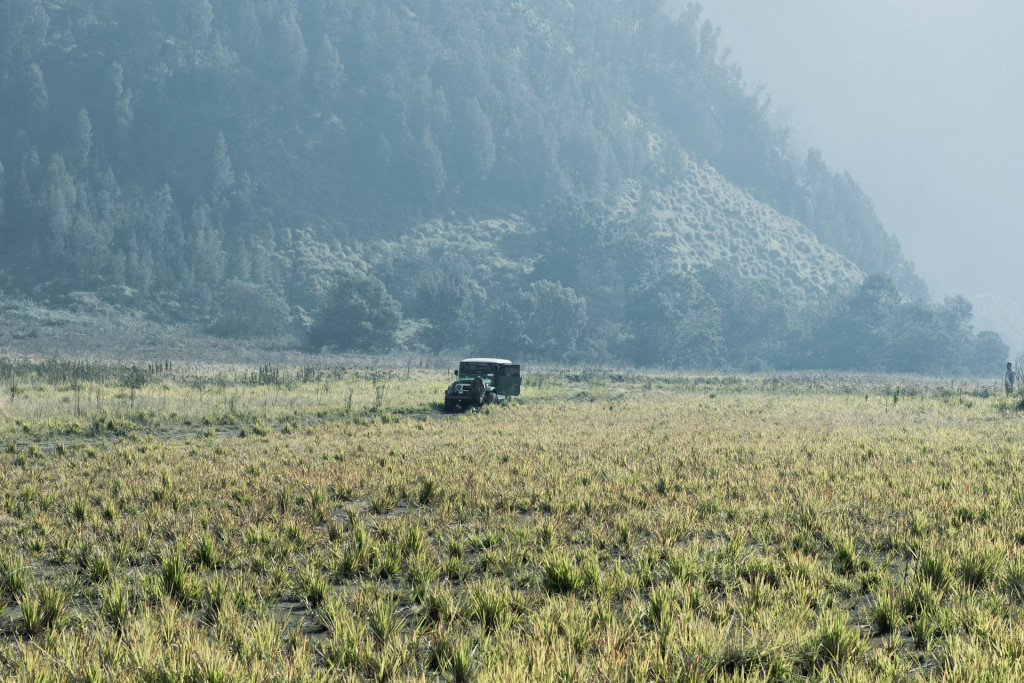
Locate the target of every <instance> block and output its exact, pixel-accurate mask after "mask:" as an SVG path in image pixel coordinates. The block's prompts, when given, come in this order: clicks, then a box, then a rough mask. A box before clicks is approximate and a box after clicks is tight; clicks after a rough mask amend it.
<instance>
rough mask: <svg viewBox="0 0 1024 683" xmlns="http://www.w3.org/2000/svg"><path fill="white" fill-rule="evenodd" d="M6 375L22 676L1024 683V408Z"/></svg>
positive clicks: (636, 388)
mask: <svg viewBox="0 0 1024 683" xmlns="http://www.w3.org/2000/svg"><path fill="white" fill-rule="evenodd" d="M527 376H528V385H527V386H526V387H524V395H523V396H522V397H521V399H519V400H517V401H516V402H514V403H512V404H511V405H508V406H491V407H487V408H485V409H483V410H481V411H480V412H470V413H462V414H456V415H454V416H447V415H441V414H439V409H440V401H439V399H440V397H441V391H442V390H443V387H444V385H445V384H446V383H447V381H448V376H447V371H445V370H442V369H421V368H417V367H413V366H412V365H408V366H404V367H395V368H390V369H375V368H365V367H364V368H343V367H341V366H330V367H312V366H309V367H284V368H278V367H273V366H264V367H262V368H261V367H251V368H241V367H206V368H203V367H197V368H176V367H171V366H170V365H169V364H153V365H149V366H146V367H141V368H135V369H134V370H133V369H132V368H130V367H121V366H116V365H105V364H96V363H74V362H70V361H68V362H62V361H45V362H30V361H22V360H10V359H6V360H3V359H0V677H2V678H4V679H21V680H35V681H43V680H53V681H64V680H71V681H100V680H115V681H116V680H148V681H243V680H268V679H270V680H291V681H303V680H343V681H344V680H455V681H463V680H494V681H499V680H500V681H510V680H511V681H515V680H579V681H605V680H608V681H648V680H656V681H661V680H669V681H675V680H714V679H725V678H736V679H739V680H805V679H812V680H818V679H827V678H841V679H842V680H858V679H863V680H878V679H882V680H885V679H889V680H907V679H911V680H913V679H921V680H927V679H948V680H963V679H972V680H1007V679H1013V678H1018V677H1021V676H1022V675H1024V668H1022V665H1021V662H1022V657H1024V628H1022V627H1021V626H1020V624H1021V623H1022V619H1024V554H1022V550H1024V475H1022V474H1021V467H1020V464H1021V459H1022V453H1024V447H1022V438H1024V429H1022V427H1021V424H1022V423H1021V419H1022V418H1021V417H1020V414H1019V413H1018V411H1017V401H1016V399H1013V400H1011V399H1007V398H1005V397H1002V396H1000V395H998V394H996V393H992V392H991V391H990V390H986V389H984V388H983V387H972V388H969V389H963V388H960V389H957V388H951V387H950V386H949V385H948V384H947V385H943V384H940V383H925V382H919V383H915V382H913V381H910V382H908V381H907V380H906V379H904V380H903V383H902V384H899V385H897V384H896V381H895V380H894V379H893V380H887V379H886V378H875V379H871V378H863V377H861V378H856V377H824V376H817V377H812V376H801V377H766V376H757V377H696V376H683V375H639V374H626V373H622V374H617V373H613V372H607V373H606V372H589V373H576V374H574V373H571V372H568V373H566V372H555V371H545V372H543V373H540V372H533V373H530V372H529V369H527Z"/></svg>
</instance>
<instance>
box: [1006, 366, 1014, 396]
mask: <svg viewBox="0 0 1024 683" xmlns="http://www.w3.org/2000/svg"><path fill="white" fill-rule="evenodd" d="M1003 388H1004V389H1006V395H1007V396H1009V395H1010V394H1012V393H1013V391H1014V389H1016V388H1017V373H1016V372H1014V371H1013V363H1007V364H1006V375H1005V376H1004V377H1003Z"/></svg>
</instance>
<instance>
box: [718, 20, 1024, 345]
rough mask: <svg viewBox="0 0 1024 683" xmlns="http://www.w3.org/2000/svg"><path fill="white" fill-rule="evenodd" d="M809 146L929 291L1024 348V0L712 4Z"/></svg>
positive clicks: (731, 40) (742, 62) (736, 57)
mask: <svg viewBox="0 0 1024 683" xmlns="http://www.w3.org/2000/svg"><path fill="white" fill-rule="evenodd" d="M701 4H702V6H703V8H704V16H705V17H706V18H708V19H710V20H711V21H712V22H713V23H714V24H716V25H718V26H720V27H721V29H722V34H721V38H720V41H719V43H720V45H722V46H725V47H729V48H730V49H731V51H732V60H733V61H734V62H735V63H736V64H738V65H739V66H740V68H741V69H742V70H743V73H744V76H745V79H746V81H747V82H748V84H750V85H751V86H755V85H759V84H760V85H763V86H764V87H765V90H766V91H767V92H768V93H770V94H771V95H772V101H773V103H774V106H775V109H776V110H777V112H778V114H779V116H780V117H782V120H785V121H786V122H788V123H789V124H790V125H791V127H792V128H793V131H794V140H795V141H796V142H797V143H798V144H799V145H800V146H801V147H803V148H806V147H807V146H814V147H818V148H820V149H821V150H822V152H823V154H824V157H825V159H826V161H827V162H828V164H829V166H831V167H832V169H833V170H836V171H849V172H850V174H851V175H852V176H853V177H854V179H855V180H856V181H857V182H858V184H860V186H861V187H862V188H863V189H864V191H865V192H866V193H867V194H868V196H870V197H871V198H872V199H873V201H874V203H875V209H876V212H877V214H878V216H879V218H880V219H881V220H882V222H883V223H884V225H885V227H886V229H887V230H888V231H889V232H890V233H892V234H894V235H895V236H896V237H897V238H898V239H899V241H900V243H901V245H902V247H903V252H904V254H906V255H907V256H908V257H909V258H910V259H911V260H912V261H913V262H914V263H915V265H916V266H917V271H918V273H920V274H921V275H922V276H923V277H924V278H925V280H926V281H927V283H928V286H929V289H930V290H931V293H932V296H933V297H935V298H936V299H941V298H942V297H943V296H945V295H947V294H955V293H962V294H965V295H966V296H967V297H968V298H969V299H971V301H972V302H973V303H974V304H975V326H976V328H977V329H996V330H997V331H999V332H1001V333H1002V334H1003V336H1004V340H1005V341H1007V343H1008V344H1010V346H1011V352H1012V353H1013V354H1014V355H1015V354H1016V353H1017V351H1019V350H1020V349H1021V347H1022V342H1024V282H1022V280H1024V278H1022V273H1021V270H1022V269H1024V243H1022V238H1024V230H1022V227H1024V187H1022V185H1024V116H1022V112H1024V107H1022V105H1024V39H1022V36H1024V3H1022V2H1020V0H959V1H957V2H952V1H950V0H856V1H854V0H843V1H839V0H835V1H831V0H705V2H702V3H701Z"/></svg>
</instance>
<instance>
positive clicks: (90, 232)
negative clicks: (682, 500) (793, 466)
mask: <svg viewBox="0 0 1024 683" xmlns="http://www.w3.org/2000/svg"><path fill="white" fill-rule="evenodd" d="M769 7H770V8H771V11H770V12H769V11H768V8H769ZM922 7H923V6H922ZM726 9H728V8H727V7H726ZM754 9H755V13H751V8H743V13H740V11H739V6H738V5H735V6H733V15H735V16H737V17H739V18H740V19H742V20H743V21H747V22H749V21H752V20H753V21H755V22H756V23H755V24H749V23H748V24H747V26H757V27H758V30H759V31H760V32H761V34H762V35H758V36H756V38H757V40H755V39H753V38H751V39H742V38H741V37H740V36H738V35H737V36H734V35H732V34H725V33H722V32H720V31H719V30H718V29H717V28H716V26H715V24H716V23H722V24H723V25H728V23H727V20H728V16H718V15H715V14H713V13H711V10H708V11H707V12H706V13H705V12H702V10H701V8H700V7H699V6H698V5H695V4H686V5H683V6H679V5H677V6H674V7H669V8H668V11H669V14H666V6H665V3H664V2H659V1H657V0H654V1H653V2H639V3H627V2H622V1H621V0H591V1H590V2H588V3H572V2H568V1H567V0H531V1H530V2H526V3H514V4H509V3H506V2H502V1H501V0H487V1H483V0H482V1H480V2H474V3H463V2H458V1H457V0H429V1H428V0H380V1H379V2H376V3H337V2H334V1H333V0H303V1H302V2H299V1H298V0H166V1H165V0H160V1H158V0H103V1H102V2H88V1H86V0H69V1H68V2H65V3H47V2H45V1H44V0H20V1H19V2H6V3H4V2H0V245H2V248H0V344H4V345H6V344H9V343H13V342H15V341H17V342H19V344H21V347H22V348H26V347H30V346H31V344H32V340H34V339H39V338H41V337H46V336H47V335H52V336H56V335H59V334H60V333H61V332H62V331H63V332H65V333H67V332H68V331H69V330H68V329H67V328H69V327H76V326H77V327H79V328H80V329H81V330H83V332H82V334H89V333H93V332H94V331H95V330H96V329H98V328H99V329H102V328H104V326H106V325H108V324H110V323H111V321H116V320H118V319H120V318H125V317H127V318H131V319H144V320H146V321H151V322H153V323H155V324H159V325H167V326H187V327H189V328H191V329H193V330H197V331H201V332H202V333H203V334H207V335H213V336H216V337H220V338H223V339H235V340H243V339H263V340H266V343H267V344H269V345H271V346H272V347H274V348H288V349H300V348H301V349H305V350H307V351H312V352H316V351H318V350H321V349H325V348H327V349H334V350H337V351H343V352H345V351H357V352H362V353H390V352H395V351H398V352H405V353H425V354H450V355H453V356H454V355H460V356H464V355H499V356H506V357H509V358H515V359H517V360H520V361H523V362H531V361H547V362H568V363H590V364H593V363H603V364H620V363H624V364H628V365H632V366H655V367H670V368H691V369H738V370H755V371H756V370H768V369H780V370H782V369H794V370H799V369H842V370H861V371H885V372H919V373H930V374H944V375H950V374H952V375H964V374H974V375H979V376H990V375H991V373H993V372H998V369H999V368H1000V367H1001V366H1002V364H1003V363H1004V362H1005V361H1006V360H1007V357H1008V356H1009V355H1010V352H1011V349H1010V348H1008V347H1007V346H1006V344H1005V343H1004V341H1003V340H1002V339H1001V338H1000V336H999V335H998V334H997V333H996V332H993V331H990V330H991V329H992V327H995V326H996V323H999V322H1001V321H995V322H993V321H992V320H986V319H984V318H983V317H982V316H980V315H976V312H975V304H974V303H973V302H972V300H971V299H969V298H967V297H964V296H960V295H949V294H947V293H946V291H945V288H948V291H949V292H950V293H952V292H953V291H954V287H955V286H956V285H957V284H958V282H957V281H956V279H955V275H954V274H957V273H962V272H966V271H967V269H966V268H965V267H963V266H962V265H961V264H951V265H942V262H938V261H935V260H934V259H933V258H932V257H931V256H930V255H929V254H928V253H927V252H922V251H921V247H920V244H927V243H928V242H927V240H925V239H923V238H920V239H917V240H916V241H915V235H918V236H920V235H930V236H932V237H934V238H935V242H936V243H938V244H942V245H943V246H942V247H941V248H939V247H933V249H934V250H935V251H937V252H938V251H941V252H942V253H946V252H947V250H949V249H950V246H952V248H953V251H955V252H956V253H958V254H961V255H962V254H969V252H968V251H967V249H966V247H964V248H959V247H958V245H957V244H956V243H955V242H953V241H952V237H950V236H949V235H945V234H941V235H940V228H941V226H939V225H938V223H936V221H938V220H939V219H942V220H945V221H952V222H954V223H955V222H956V219H957V217H958V214H957V211H956V210H955V207H953V206H951V205H950V202H952V201H953V198H955V197H961V196H962V197H966V199H964V200H963V203H964V205H966V206H969V207H970V208H965V209H964V215H963V216H961V218H962V220H963V221H967V222H970V223H971V224H972V225H975V224H978V223H984V224H986V226H988V225H991V224H993V223H994V222H995V218H994V217H989V215H988V214H986V213H985V212H984V211H982V208H983V206H984V207H986V210H988V211H990V212H992V211H994V209H992V207H995V206H1000V205H1001V201H1002V200H1003V198H1004V197H1005V196H1008V195H1009V194H1010V191H1009V188H1006V189H1004V190H1003V191H1002V192H999V190H998V188H997V189H996V190H992V191H991V192H990V194H989V195H987V196H988V197H990V199H982V200H979V199H978V198H977V195H978V194H979V193H980V192H982V191H983V190H985V189H989V188H991V187H993V186H994V185H995V183H993V182H991V181H990V179H989V180H987V179H986V178H985V177H984V176H982V175H981V172H975V171H973V170H971V168H970V165H971V164H970V163H968V162H967V161H965V160H964V159H969V158H978V159H981V161H979V162H978V164H979V165H984V166H985V170H987V171H988V172H989V173H990V174H996V173H998V171H997V170H995V167H996V164H995V163H994V162H989V163H988V164H987V165H986V164H985V160H986V159H989V158H990V157H986V156H985V152H984V150H986V149H988V148H989V145H988V144H987V142H986V140H984V139H981V138H978V137H977V135H980V134H981V133H982V132H983V131H988V130H994V129H998V127H997V126H988V127H986V126H983V125H981V124H980V123H978V122H977V121H976V120H974V119H964V120H954V121H947V122H946V124H943V123H936V120H937V118H936V117H940V116H941V115H949V116H952V114H951V113H950V112H964V111H974V110H973V109H971V107H968V106H966V105H965V104H964V103H963V102H962V101H961V100H962V99H965V98H963V97H962V93H963V92H964V89H963V88H961V87H960V86H959V85H958V80H957V79H958V78H967V79H968V80H969V79H970V74H972V73H973V71H974V67H973V66H972V65H973V64H974V62H973V61H971V60H973V59H975V58H976V55H973V54H969V55H960V54H959V53H958V52H956V51H955V50H952V49H949V50H943V49H942V48H943V44H944V43H943V41H942V39H941V36H942V35H944V34H943V33H942V32H937V31H930V32H928V35H929V37H930V42H929V43H928V45H929V49H928V50H925V49H924V48H919V49H913V45H915V43H914V42H913V41H912V40H910V39H909V38H907V39H902V42H899V45H902V46H904V47H905V48H906V50H907V51H906V52H903V53H901V55H902V56H901V57H900V58H899V60H898V61H900V62H901V63H902V61H903V60H909V61H910V62H912V63H923V64H928V65H931V64H933V63H934V62H935V59H936V58H937V57H936V56H941V57H942V58H943V62H942V64H943V65H945V67H944V69H940V70H939V73H940V74H945V80H942V81H941V83H942V85H943V87H941V88H940V87H938V86H936V85H935V81H934V80H933V81H931V83H932V85H931V89H930V90H929V89H927V88H925V90H924V91H923V92H924V94H926V95H928V96H927V97H925V96H924V95H920V94H919V95H918V98H917V100H914V101H913V102H911V103H908V102H906V101H904V99H901V97H905V96H906V95H908V94H912V93H914V92H915V90H914V87H916V84H917V83H918V82H919V81H918V80H915V81H913V83H912V84H911V85H906V84H904V83H903V82H902V79H901V78H900V74H901V73H902V72H900V71H898V70H897V69H895V68H893V67H892V65H891V63H890V62H891V61H892V60H893V59H895V57H892V56H889V57H886V56H885V54H884V53H883V52H882V51H880V50H878V49H875V47H874V43H879V44H885V41H883V40H882V39H881V38H878V39H874V38H872V39H871V40H867V39H864V40H859V41H855V42H854V43H853V44H848V43H844V42H843V41H842V40H841V39H840V38H841V37H844V36H848V35H857V34H856V32H853V33H851V31H852V29H851V26H853V25H854V22H853V19H851V18H847V17H846V16H845V15H834V14H827V13H822V11H821V10H820V9H819V10H816V11H817V14H816V13H815V12H814V11H809V10H808V12H807V13H806V14H807V16H806V17H805V16H803V14H801V15H800V16H799V17H793V16H792V12H794V11H796V10H798V9H801V8H800V6H799V5H776V4H775V3H772V4H771V5H764V6H762V7H761V8H760V9H757V8H754ZM803 9H807V8H803ZM673 10H674V12H673ZM836 11H837V12H838V11H840V10H836ZM842 11H843V12H847V13H849V12H850V10H842ZM958 11H959V10H958ZM756 12H765V14H764V15H763V16H761V15H759V14H757V13H756ZM787 12H789V14H787ZM723 14H724V10H723ZM854 14H855V13H854ZM816 16H817V17H818V20H817V22H816V23H814V22H812V19H814V17H816ZM851 16H853V15H851ZM856 17H860V15H859V14H856ZM797 19H800V21H797ZM863 20H864V22H865V23H866V24H871V23H873V24H878V25H879V26H882V27H883V28H878V27H876V28H873V29H872V28H871V27H870V26H865V29H864V30H865V31H868V33H869V35H875V34H880V35H882V36H883V37H884V36H890V34H896V35H903V34H905V33H907V31H906V29H905V28H901V27H900V21H897V20H895V19H893V18H892V16H891V11H888V10H886V9H885V8H881V7H879V8H878V11H876V12H875V13H874V14H873V15H871V16H870V17H865V18H864V19H863ZM907 21H909V22H910V23H913V21H912V17H911V19H905V20H904V22H903V23H906V22H907ZM946 22H947V23H948V26H956V25H958V22H957V16H956V15H955V14H951V15H949V16H948V17H947V18H946ZM961 23H962V22H961ZM733 25H734V26H735V25H736V24H733ZM946 25H947V24H943V26H946ZM737 30H738V29H737ZM794 33H795V34H797V35H798V36H800V37H806V36H810V38H806V39H807V40H809V41H810V42H809V43H801V42H800V40H798V39H797V38H795V37H794V36H793V34H794ZM833 34H835V35H833ZM979 40H980V38H977V37H976V38H975V42H971V41H968V42H967V43H966V45H974V44H975V43H976V42H978V41H979ZM815 41H817V42H815ZM889 42H892V40H891V38H890V41H889ZM982 44H985V43H982ZM733 45H736V46H739V47H732V46H733ZM757 45H763V46H765V50H764V53H765V55H767V56H762V55H761V54H757V53H755V54H751V55H749V56H748V55H745V54H743V53H742V52H741V51H740V49H741V48H742V47H743V46H751V49H753V46H757ZM781 45H786V46H787V49H789V48H792V47H793V46H802V48H801V49H802V52H801V53H799V54H795V55H794V54H792V53H789V54H787V53H783V52H782V51H781V50H780V48H779V46H781ZM824 55H834V59H835V65H832V66H831V67H830V66H829V65H830V62H829V59H828V58H826V57H825V56H824ZM906 55H912V57H913V58H912V59H911V57H908V56H906ZM928 55H934V56H928ZM769 57H771V59H769ZM772 59H774V60H776V63H778V64H779V69H780V71H781V72H783V73H784V74H785V76H786V78H787V79H788V80H784V79H782V78H781V77H780V78H779V80H778V81H776V79H775V77H773V76H772V75H771V74H770V73H768V72H764V74H762V73H761V72H758V71H757V70H756V69H757V68H759V67H763V68H767V67H768V66H769V64H771V63H772ZM865 62H866V66H860V65H861V64H862V63H865ZM796 64H799V65H800V67H801V68H807V66H808V65H818V66H819V68H820V67H821V66H822V65H823V66H824V67H825V69H824V71H823V72H816V73H809V74H802V73H800V72H799V71H798V70H797V69H796V66H795V65H796ZM965 65H966V66H965ZM840 67H841V68H840ZM869 67H871V68H869ZM922 68H923V67H922ZM963 72H966V73H967V74H968V76H962V73H963ZM929 73H931V72H929ZM985 73H986V76H989V77H991V75H992V72H991V70H990V71H987V72H985ZM848 74H852V75H848ZM883 76H884V77H885V78H886V79H891V78H893V77H894V76H895V77H896V78H897V80H896V81H891V80H886V81H885V82H886V83H888V86H887V87H886V88H881V87H880V86H879V85H878V82H879V79H880V78H882V77H883ZM855 77H856V78H855ZM904 77H905V78H909V77H910V76H909V75H907V74H904ZM915 78H917V76H916V75H915ZM858 79H859V80H858ZM762 82H763V83H764V85H765V87H764V88H761V89H759V88H757V87H756V85H757V84H758V83H762ZM787 82H794V83H798V84H800V87H801V88H805V89H809V91H810V92H812V93H813V94H814V95H815V97H817V99H814V100H812V101H809V102H807V103H805V102H803V101H801V100H798V97H797V95H798V93H799V92H807V90H799V91H798V90H793V91H792V93H793V94H791V92H790V91H788V90H786V88H785V83H787ZM855 82H856V83H860V84H861V85H862V88H866V89H867V91H868V93H869V95H870V97H869V96H868V95H865V94H859V93H858V91H857V90H856V89H855V88H854V87H853V85H851V84H852V83H855ZM972 82H973V81H972ZM869 86H870V87H869ZM978 87H983V86H978ZM774 93H777V94H775V95H774V99H771V98H770V97H769V95H770V94H774ZM918 100H920V101H918ZM791 102H792V104H790V103H791ZM821 102H838V105H837V106H838V109H839V111H837V112H830V111H821V109H820V108H816V107H815V106H813V105H815V104H820V103H821ZM970 103H971V104H972V106H974V105H976V106H979V107H980V106H981V105H980V104H977V103H976V102H975V100H971V101H970ZM954 105H955V106H954ZM807 122H810V123H807ZM926 122H929V123H926ZM897 124H898V125H897ZM826 125H827V126H832V128H828V129H827V130H835V131H838V132H837V133H836V135H835V139H833V138H830V137H828V136H824V135H820V133H819V131H820V130H826V129H824V128H821V129H819V128H817V126H826ZM944 125H946V127H945V128H944V127H943V126H944ZM929 126H931V127H929ZM885 131H888V132H885ZM883 132H885V133H884V134H883ZM869 133H870V134H873V135H874V136H875V137H871V135H869ZM910 133H914V134H915V135H921V134H922V133H923V135H924V137H923V138H922V137H911V135H910ZM914 140H922V142H921V143H920V145H918V146H913V145H912V143H913V142H914ZM925 143H927V144H925ZM976 148H977V149H976ZM844 150H845V151H844ZM979 150H981V151H979ZM858 154H859V156H858ZM886 155H888V156H886ZM868 161H870V162H871V163H872V164H873V165H871V166H865V164H867V163H868ZM900 164H902V166H901V165H900ZM940 169H942V170H945V171H946V172H947V173H953V171H951V170H950V169H960V174H961V175H962V176H963V177H962V178H961V177H956V178H955V179H954V180H951V181H949V182H948V183H947V184H941V185H940V184H939V182H938V181H937V180H934V178H933V174H935V173H938V172H939V170H940ZM1000 177H1006V174H1005V173H1004V174H1003V175H1002V176H1000ZM864 178H867V182H868V183H870V184H867V185H862V184H861V183H862V182H863V179H864ZM912 190H913V191H914V192H916V193H917V194H916V195H914V194H913V193H912ZM957 206H960V205H957ZM876 207H881V208H882V210H884V211H885V212H886V213H884V214H882V215H881V216H879V215H878V213H877V212H876ZM957 230H958V232H957V234H958V235H963V234H964V232H965V230H964V228H963V225H962V224H958V225H957ZM915 231H916V232H915ZM893 232H895V233H896V235H897V236H898V237H900V238H901V239H902V240H904V241H907V242H908V243H909V244H911V248H913V249H917V251H915V252H914V254H913V255H914V257H915V258H917V259H919V260H921V261H923V262H924V263H925V264H927V265H926V268H927V270H926V271H925V272H926V274H927V276H929V277H930V278H931V281H932V283H933V284H932V287H933V291H932V292H931V294H930V295H929V292H928V288H927V287H926V283H925V280H923V279H922V278H921V277H920V275H919V273H918V272H917V269H916V266H915V263H914V262H913V260H912V259H908V258H907V256H906V255H905V254H904V252H903V250H902V248H901V246H900V243H899V241H898V240H897V239H895V238H894V237H893ZM980 234H981V233H980V232H978V231H975V232H972V238H971V239H973V240H974V241H975V242H982V243H983V240H979V239H978V236H979V235H980ZM972 244H973V243H972ZM983 248H984V246H983ZM979 253H981V254H982V255H981V256H978V257H977V258H975V259H972V261H973V262H974V263H975V265H976V266H977V267H979V268H980V267H983V266H982V265H981V264H984V263H986V259H985V257H984V253H987V252H979ZM1003 253H1004V252H1003V251H1001V250H1000V251H997V252H996V251H994V252H993V253H992V254H991V259H990V261H989V262H990V263H994V262H996V261H998V260H999V259H1000V258H1001V257H1002V256H1003ZM936 263H938V264H939V265H936ZM987 270H988V271H993V270H999V269H997V268H992V267H989V268H987ZM937 272H938V275H937V274H936V273H937ZM939 276H942V277H944V278H945V279H943V280H941V281H940V280H937V278H938V277H939ZM966 279H969V278H965V280H966ZM961 289H963V290H964V291H967V290H966V288H961ZM992 291H996V292H997V293H998V287H993V288H992ZM968 293H971V294H975V299H976V300H980V301H981V305H980V306H979V310H981V311H984V310H998V306H996V307H992V306H988V307H987V308H986V304H985V303H984V298H983V297H984V296H988V294H986V293H985V292H981V293H975V292H968ZM998 327H999V328H1000V329H1006V327H1007V326H1006V325H1003V324H999V325H998ZM1011 327H1012V326H1011ZM1008 332H1009V333H1011V334H1012V332H1013V330H1012V329H1010V330H1008ZM76 334H77V333H76ZM116 336H118V337H123V336H124V335H116Z"/></svg>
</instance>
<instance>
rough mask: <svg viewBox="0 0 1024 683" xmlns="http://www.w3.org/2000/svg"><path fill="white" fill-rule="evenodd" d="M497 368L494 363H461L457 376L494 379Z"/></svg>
mask: <svg viewBox="0 0 1024 683" xmlns="http://www.w3.org/2000/svg"><path fill="white" fill-rule="evenodd" d="M497 369H498V366H496V365H495V364H494V363H462V364H461V365H459V376H460V377H468V376H475V375H480V376H481V377H494V373H495V372H496V371H497Z"/></svg>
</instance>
